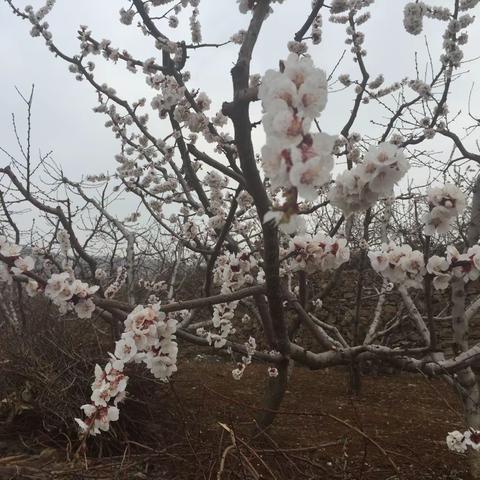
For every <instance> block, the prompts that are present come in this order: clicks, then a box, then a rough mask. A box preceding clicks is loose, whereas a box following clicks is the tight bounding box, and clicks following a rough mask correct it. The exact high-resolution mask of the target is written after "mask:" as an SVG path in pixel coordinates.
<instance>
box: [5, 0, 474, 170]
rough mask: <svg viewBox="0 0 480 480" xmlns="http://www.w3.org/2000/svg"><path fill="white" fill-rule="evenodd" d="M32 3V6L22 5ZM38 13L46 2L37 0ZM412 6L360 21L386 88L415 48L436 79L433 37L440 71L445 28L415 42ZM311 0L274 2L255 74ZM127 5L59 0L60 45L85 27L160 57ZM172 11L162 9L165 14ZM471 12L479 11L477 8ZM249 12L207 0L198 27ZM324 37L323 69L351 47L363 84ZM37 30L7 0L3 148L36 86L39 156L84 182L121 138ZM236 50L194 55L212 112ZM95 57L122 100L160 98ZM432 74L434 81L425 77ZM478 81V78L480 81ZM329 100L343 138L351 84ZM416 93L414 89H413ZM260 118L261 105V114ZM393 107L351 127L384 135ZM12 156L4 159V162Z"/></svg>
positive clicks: (234, 27) (454, 103)
mask: <svg viewBox="0 0 480 480" xmlns="http://www.w3.org/2000/svg"><path fill="white" fill-rule="evenodd" d="M15 1H16V4H17V5H18V6H20V7H22V8H23V7H24V6H25V5H26V4H27V2H26V1H25V0H15ZM29 3H30V4H32V5H33V7H34V8H35V9H38V8H40V7H41V6H42V5H43V4H44V2H43V1H38V0H31V1H30V2H29ZM406 3H407V2H406V0H376V2H375V3H374V5H373V6H372V7H371V8H370V10H371V13H372V18H371V20H370V21H368V22H367V23H366V24H364V25H362V27H361V28H360V30H361V31H364V32H365V34H366V41H365V47H366V49H367V51H368V55H367V57H366V65H367V68H368V70H369V72H370V74H371V78H374V77H375V76H376V75H377V74H379V73H383V74H384V76H385V80H386V81H385V84H387V85H388V84H390V83H392V82H395V81H398V80H401V79H402V78H404V77H409V78H415V76H416V71H415V52H416V53H417V59H418V66H419V74H420V77H421V78H426V79H427V80H428V79H430V78H431V77H430V73H429V72H430V71H429V66H428V54H427V49H426V39H428V44H429V47H430V51H431V55H432V58H433V61H434V65H435V70H436V71H438V68H439V61H438V59H439V56H440V53H441V48H442V47H441V45H442V38H441V35H442V32H443V30H444V24H442V23H441V22H438V21H435V20H429V19H426V20H425V28H424V32H423V33H422V34H421V35H418V36H412V35H409V34H407V33H406V32H405V30H404V28H403V25H402V11H403V8H404V6H405V4H406ZM310 4H311V0H285V2H284V4H283V5H274V14H273V15H272V16H270V17H269V18H268V19H267V21H266V23H265V26H264V29H263V30H262V33H261V36H260V39H259V42H258V45H257V48H256V49H255V54H254V60H253V62H252V73H260V74H262V73H264V72H265V70H266V69H268V68H275V66H276V65H278V60H279V59H281V58H285V57H286V55H287V53H288V52H287V49H286V43H287V41H289V40H291V39H292V37H293V34H294V33H295V31H296V30H298V28H299V27H300V26H301V25H302V24H303V22H304V20H305V18H306V16H307V14H308V11H309V6H310ZM452 4H453V0H436V2H435V5H438V6H452ZM122 6H123V7H128V2H126V1H125V2H124V1H117V0H102V1H98V0H82V1H76V2H73V1H72V0H70V1H67V0H57V4H56V6H55V8H54V9H53V11H52V13H51V14H50V15H49V16H48V22H49V24H50V26H51V31H52V33H53V35H54V41H55V43H56V44H57V46H58V47H59V48H60V49H61V50H63V51H64V52H65V53H67V54H75V53H76V52H77V51H78V40H77V39H76V31H77V29H78V26H79V25H82V24H83V25H88V27H89V28H90V29H91V30H92V33H93V36H94V37H96V38H97V39H102V38H109V39H111V40H112V44H113V46H116V47H119V48H121V49H127V50H128V51H129V52H130V53H131V54H132V55H133V56H134V57H136V58H139V59H142V58H143V59H146V58H149V57H152V56H156V55H158V50H155V48H153V46H152V41H151V39H149V38H148V37H145V36H143V35H142V33H141V31H140V30H139V29H138V28H136V27H135V26H125V25H122V24H120V22H119V21H118V20H119V15H118V11H119V9H120V7H122ZM162 9H163V10H164V9H165V7H162V8H159V12H160V11H162ZM475 10H476V11H475V12H473V13H476V14H477V15H478V13H480V12H479V11H478V10H479V8H478V7H477V8H476V9H475ZM189 13H190V9H187V12H186V13H185V14H182V15H181V16H180V27H179V28H177V29H176V30H172V29H168V28H167V27H166V25H165V24H163V25H162V24H161V23H160V27H161V29H162V30H164V31H165V32H166V33H167V34H168V35H169V36H170V38H172V39H182V38H186V39H187V40H188V39H189V38H190V37H189V35H190V33H189V26H188V16H189ZM249 18H250V16H249V15H242V14H240V13H239V11H238V8H237V6H236V1H235V0H202V1H201V3H200V17H199V19H200V22H201V24H202V33H203V40H204V42H209V43H210V42H211V43H220V42H224V41H226V40H228V38H229V37H230V36H231V35H232V34H233V33H235V32H236V31H238V30H239V29H241V28H246V26H247V24H248V21H249ZM323 20H324V28H323V40H322V43H321V44H320V45H318V46H314V47H311V48H310V53H311V55H312V57H313V59H314V61H315V63H316V65H317V66H319V67H321V68H323V69H325V70H326V71H327V73H328V72H330V71H331V69H332V68H333V66H334V65H335V64H336V63H337V61H338V59H339V58H340V55H341V54H342V52H343V51H344V49H345V48H347V54H346V55H345V58H344V60H343V61H342V63H341V64H340V66H339V68H338V70H337V72H336V74H335V76H334V79H335V78H336V77H337V76H338V74H339V73H350V74H351V77H352V79H356V78H359V73H358V67H356V65H355V64H354V63H353V62H352V59H351V54H350V52H349V51H348V46H347V45H345V43H344V41H345V38H346V36H345V26H344V25H338V24H331V23H330V22H328V14H327V13H324V15H323ZM29 30H30V27H29V24H28V23H27V22H25V21H22V20H21V19H19V18H18V17H16V16H14V15H13V14H12V13H11V11H10V9H9V7H8V5H7V3H6V2H5V1H4V0H0V31H1V32H2V42H0V58H2V74H1V76H0V105H1V109H0V145H1V146H3V147H4V148H6V149H8V150H9V151H11V152H12V153H14V154H16V153H17V151H16V147H15V139H14V136H13V132H12V129H11V113H12V112H15V113H16V115H17V117H18V119H19V120H18V121H19V125H20V126H22V125H23V122H22V119H23V117H22V115H23V107H22V103H21V101H20V99H19V97H18V96H17V94H16V92H15V89H14V87H15V86H17V87H18V88H19V89H20V90H22V91H23V92H27V91H28V90H29V88H30V85H31V84H32V83H34V84H35V90H36V92H35V102H34V107H33V145H34V149H35V151H42V152H45V151H48V150H53V152H54V158H55V160H56V161H57V162H58V163H60V164H61V165H62V166H63V168H64V170H65V173H66V174H67V175H68V176H70V177H71V178H72V179H79V178H80V177H81V175H82V174H85V173H98V172H103V171H113V170H114V169H115V161H114V158H113V156H114V154H115V153H116V152H117V151H118V142H117V141H116V140H115V139H114V138H113V136H112V134H111V132H109V131H108V130H106V129H105V128H104V126H103V124H104V121H105V119H104V117H102V116H101V115H99V114H95V113H93V111H92V107H93V106H94V105H95V101H96V96H95V93H94V91H93V89H92V88H91V87H90V85H88V84H87V83H86V82H78V81H76V80H75V78H74V76H73V75H72V74H71V73H70V72H69V71H68V68H67V67H68V66H67V65H66V64H65V63H64V62H63V61H61V60H60V59H57V58H54V56H53V55H52V54H51V53H50V52H49V51H48V50H47V48H46V47H45V45H44V43H43V41H42V40H41V39H39V38H32V37H31V36H30V35H29ZM469 31H470V41H469V44H468V46H467V48H466V49H465V58H466V59H473V58H474V57H476V56H478V55H480V47H478V46H479V45H480V27H479V24H478V23H476V24H474V25H473V26H472V27H471V28H470V29H469ZM237 51H238V46H237V45H233V44H229V45H227V46H225V47H222V48H219V49H210V48H208V49H200V50H196V51H193V52H192V54H191V58H190V60H189V63H188V64H187V68H188V70H189V71H190V72H191V73H192V79H191V81H190V83H189V86H190V88H200V89H202V90H205V91H206V92H207V93H208V94H209V95H210V97H211V98H212V100H213V109H212V114H214V113H215V111H217V110H219V109H220V106H221V103H222V102H223V101H224V100H229V99H230V98H231V81H230V73H229V71H230V68H231V67H232V65H233V63H234V61H235V57H236V54H237ZM93 60H94V61H95V62H96V64H97V69H96V71H95V74H96V76H97V81H99V82H100V83H102V82H107V83H108V84H109V85H111V86H113V87H114V88H116V90H117V92H118V94H119V96H121V97H124V98H126V99H129V100H135V99H138V98H141V97H143V96H146V97H147V100H148V99H149V98H151V97H152V96H153V95H154V94H153V93H152V92H151V91H149V89H148V87H147V85H146V84H145V82H144V76H143V75H142V74H137V75H133V74H131V73H130V72H128V71H126V69H125V68H124V67H123V65H120V64H118V65H113V64H105V62H103V61H102V59H101V58H100V57H95V58H93ZM461 70H462V71H464V72H466V74H465V75H464V76H463V77H462V78H461V79H459V80H458V81H457V82H456V85H455V93H454V95H453V96H452V98H451V99H450V100H449V109H450V112H454V111H455V112H456V111H459V110H462V111H463V112H464V113H465V112H466V106H467V101H468V95H469V91H470V89H471V88H472V85H473V82H474V79H475V78H477V79H479V78H480V63H479V62H469V63H466V64H465V65H464V66H463V68H462V69H461ZM425 74H426V75H427V76H426V77H425ZM478 83H480V81H479V82H478ZM331 90H332V93H331V95H330V96H329V104H328V106H327V108H326V110H325V111H324V112H323V114H322V117H321V118H320V125H321V127H322V129H323V130H324V131H326V132H327V133H330V134H335V133H337V132H338V131H339V130H340V129H341V127H342V126H343V124H344V123H345V122H346V119H347V118H348V115H349V111H350V108H351V105H352V98H353V96H354V93H353V88H350V89H347V90H343V91H338V90H339V84H338V83H337V84H332V86H331ZM407 93H409V94H411V95H412V96H413V92H407ZM472 98H473V106H474V107H475V105H477V109H476V111H477V112H478V113H480V85H478V84H477V85H474V89H473V97H472ZM255 109H256V112H259V110H258V106H255V107H254V112H255ZM385 113H386V112H385V111H384V110H380V109H379V108H378V107H377V106H375V105H372V104H370V105H368V106H367V107H366V108H362V111H361V114H360V116H359V119H358V122H357V123H356V124H355V126H354V128H353V131H358V132H360V133H361V134H362V135H371V134H373V133H374V132H375V131H376V130H375V127H374V126H373V125H372V121H385V118H386V116H385ZM465 126H467V122H466V121H465V120H460V121H459V122H458V127H457V128H458V130H457V131H459V132H460V133H462V127H465ZM152 128H153V130H154V134H155V135H156V136H161V135H162V133H166V132H167V130H164V128H165V127H162V126H161V124H160V123H159V122H156V123H153V124H152ZM255 141H256V144H257V146H258V147H260V146H261V144H262V141H263V135H262V132H261V129H257V131H256V132H255ZM430 147H431V148H432V149H433V150H435V151H438V152H444V153H443V155H444V156H447V155H448V153H449V144H448V142H445V141H444V140H442V139H439V138H437V137H436V140H435V144H434V145H430ZM6 161H7V159H6V158H5V157H0V162H1V164H5V162H6Z"/></svg>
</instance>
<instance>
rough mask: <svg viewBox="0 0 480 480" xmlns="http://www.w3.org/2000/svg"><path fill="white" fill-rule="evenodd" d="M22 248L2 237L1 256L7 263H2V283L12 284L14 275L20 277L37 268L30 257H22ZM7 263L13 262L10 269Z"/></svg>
mask: <svg viewBox="0 0 480 480" xmlns="http://www.w3.org/2000/svg"><path fill="white" fill-rule="evenodd" d="M21 251H22V247H21V246H20V245H16V244H15V243H11V242H9V241H8V240H7V239H6V238H5V237H4V236H2V235H0V255H2V256H3V257H5V260H6V261H5V262H0V283H2V282H5V283H7V284H10V283H12V275H20V274H22V273H24V272H29V271H31V270H33V268H34V267H35V260H34V259H33V258H32V257H30V256H28V255H27V256H21V255H20V253H21ZM7 261H9V262H13V266H12V267H9V265H8V263H7Z"/></svg>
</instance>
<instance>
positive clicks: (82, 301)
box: [45, 272, 99, 318]
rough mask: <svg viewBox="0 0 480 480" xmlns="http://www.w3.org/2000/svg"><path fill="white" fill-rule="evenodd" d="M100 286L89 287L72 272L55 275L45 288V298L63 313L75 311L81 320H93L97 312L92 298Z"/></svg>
mask: <svg viewBox="0 0 480 480" xmlns="http://www.w3.org/2000/svg"><path fill="white" fill-rule="evenodd" d="M98 289H99V287H98V285H94V286H89V285H88V284H87V283H85V282H82V281H81V280H78V279H76V278H75V277H74V275H73V273H72V272H61V273H54V274H53V275H52V276H51V277H50V278H49V279H48V281H47V285H46V286H45V296H46V297H47V298H49V299H50V300H52V302H53V303H54V304H55V305H56V306H57V307H58V309H59V310H60V312H61V313H66V312H67V311H69V310H72V309H73V310H74V311H75V313H76V314H77V316H78V317H79V318H91V316H92V313H93V311H94V310H95V304H94V303H93V300H92V298H91V297H92V296H93V294H94V293H95V292H96V291H97V290H98Z"/></svg>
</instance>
